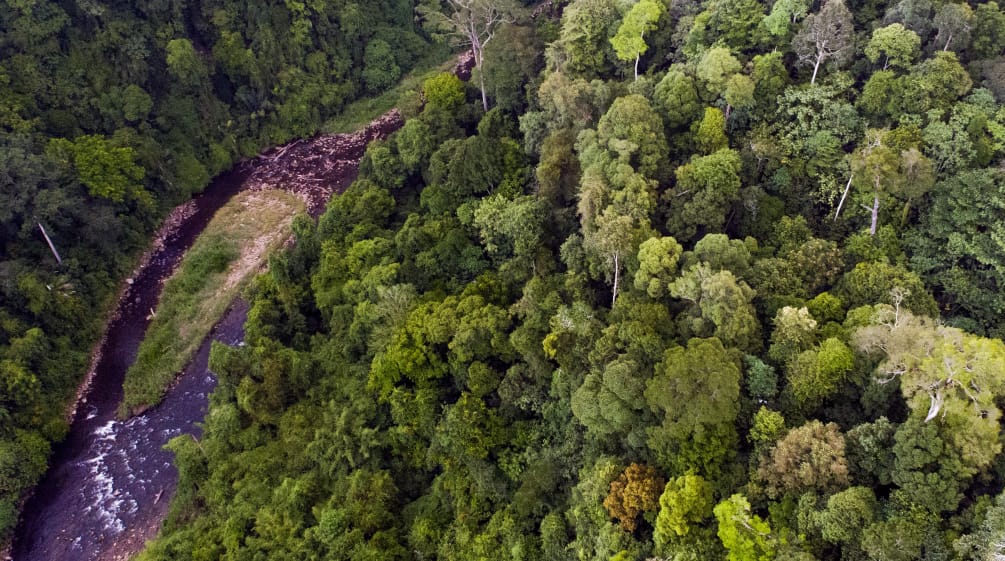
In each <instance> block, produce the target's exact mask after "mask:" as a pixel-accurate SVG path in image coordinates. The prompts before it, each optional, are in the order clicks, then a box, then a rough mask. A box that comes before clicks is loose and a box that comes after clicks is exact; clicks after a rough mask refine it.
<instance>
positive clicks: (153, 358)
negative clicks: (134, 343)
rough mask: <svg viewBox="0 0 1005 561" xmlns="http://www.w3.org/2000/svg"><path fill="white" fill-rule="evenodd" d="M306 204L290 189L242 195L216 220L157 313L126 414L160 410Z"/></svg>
mask: <svg viewBox="0 0 1005 561" xmlns="http://www.w3.org/2000/svg"><path fill="white" fill-rule="evenodd" d="M303 211H304V204H303V202H302V201H301V200H300V199H298V198H297V197H296V196H295V195H292V194H290V193H287V192H285V191H265V192H258V193H250V192H244V193H240V194H238V195H237V196H235V197H234V198H233V199H231V200H230V201H229V202H228V203H227V204H226V205H224V206H223V208H221V209H220V210H219V211H217V213H216V215H215V216H214V217H213V219H212V220H211V221H210V223H209V225H208V226H207V227H206V229H205V230H204V231H203V233H202V234H200V236H199V238H198V239H197V240H196V241H195V243H194V244H193V245H192V248H191V249H190V250H189V251H188V253H187V254H186V255H185V258H184V259H183V260H182V262H181V265H179V267H178V270H177V271H176V272H175V274H174V275H172V276H171V278H170V279H168V281H167V283H166V284H165V285H164V292H163V293H162V294H161V299H160V302H159V303H158V304H157V312H156V315H155V316H154V318H153V321H152V322H151V323H150V327H149V328H148V329H147V332H146V335H145V337H144V339H143V343H141V344H140V348H139V352H138V355H137V358H136V362H135V363H134V364H133V365H132V367H130V368H129V371H128V372H127V373H126V380H125V384H124V392H125V395H124V396H123V399H122V404H121V405H120V406H119V414H120V415H123V416H124V415H128V414H132V413H136V412H138V411H142V410H143V409H145V408H147V407H149V406H152V405H156V404H157V403H158V402H159V401H160V399H161V397H162V395H163V394H164V391H165V389H167V387H168V386H169V385H170V384H171V382H173V381H174V379H175V377H176V376H177V375H178V373H179V372H180V371H181V370H182V369H183V368H184V367H185V365H186V364H187V363H188V361H189V360H191V358H192V356H193V355H194V354H195V352H196V351H197V350H198V349H199V345H201V344H202V341H203V339H205V338H206V335H208V334H209V331H210V329H212V327H213V325H215V324H216V322H217V321H219V320H220V318H221V317H222V316H223V313H224V312H225V311H226V310H227V307H228V306H230V303H231V302H233V300H234V297H235V296H237V294H238V293H239V292H240V291H241V289H243V288H244V286H245V285H246V284H247V282H248V281H249V280H250V279H251V277H252V276H254V275H255V273H257V272H258V271H259V270H261V268H262V266H263V265H264V264H265V262H266V259H268V256H269V253H270V252H271V251H272V250H274V249H276V248H277V247H278V246H279V245H280V244H282V243H283V241H284V240H286V239H287V237H288V236H289V234H290V223H291V221H292V218H293V215H294V214H296V213H298V212H303Z"/></svg>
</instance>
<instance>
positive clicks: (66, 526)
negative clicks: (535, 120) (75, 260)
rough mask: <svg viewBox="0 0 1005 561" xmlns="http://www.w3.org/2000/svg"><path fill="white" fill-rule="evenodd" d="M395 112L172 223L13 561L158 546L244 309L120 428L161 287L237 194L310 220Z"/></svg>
mask: <svg viewBox="0 0 1005 561" xmlns="http://www.w3.org/2000/svg"><path fill="white" fill-rule="evenodd" d="M402 123H403V121H402V119H401V117H400V115H399V114H398V113H397V111H392V112H390V113H388V114H386V115H384V116H383V117H381V118H380V119H378V120H376V121H374V122H373V123H371V124H370V125H369V126H368V127H366V128H365V129H363V130H361V131H358V132H356V133H352V134H345V135H322V136H319V137H316V138H314V139H311V140H301V141H295V142H293V143H291V144H288V145H286V146H283V147H280V148H277V149H274V150H272V151H270V152H269V153H267V154H265V155H263V156H261V157H260V158H258V159H256V160H254V161H252V162H247V163H245V164H242V165H240V166H238V167H237V168H235V169H234V170H232V171H230V172H228V173H225V174H223V175H221V176H219V177H217V178H216V179H214V180H213V182H212V183H211V184H210V185H209V187H207V189H206V190H205V191H204V192H203V193H201V194H199V195H197V196H196V197H195V198H194V199H193V200H192V201H189V202H188V203H185V204H184V205H182V206H181V207H179V208H178V209H176V210H175V212H172V214H171V217H170V218H169V219H168V221H167V222H166V226H165V227H164V228H162V231H161V232H160V233H159V235H158V236H157V238H156V239H157V242H156V243H155V246H154V249H153V250H152V251H151V252H150V253H149V254H148V256H147V258H146V259H145V260H144V261H143V264H142V265H141V266H140V268H139V269H138V270H137V272H136V273H135V274H134V276H133V278H132V279H131V283H130V284H129V285H127V287H126V289H125V290H124V291H123V293H122V296H121V298H120V300H119V302H118V305H117V308H116V311H115V313H114V314H113V316H112V317H113V319H112V320H111V321H110V322H109V325H108V328H107V331H106V333H105V339H104V340H103V342H102V344H101V347H100V350H99V352H98V355H96V356H97V360H96V362H95V365H94V368H93V378H92V381H91V383H90V384H89V385H88V386H87V387H86V388H85V389H84V390H83V391H82V392H81V396H80V401H79V403H78V407H77V409H76V412H75V414H74V417H73V419H72V425H71V429H70V433H69V436H68V437H67V439H66V440H65V441H64V442H62V443H61V444H60V445H59V446H58V447H57V448H56V451H55V453H54V455H53V457H52V459H51V461H50V466H51V467H50V469H49V471H48V472H47V473H46V475H45V477H44V478H43V479H42V481H41V482H40V483H39V485H38V487H37V488H36V491H35V494H34V495H33V496H32V497H31V498H30V499H29V500H28V502H27V503H26V505H25V507H24V510H23V513H22V518H21V521H20V523H19V525H18V527H17V530H16V532H15V537H14V544H13V549H12V553H13V558H14V560H15V561H93V560H111V559H115V560H118V559H122V560H125V559H128V558H129V557H130V556H131V555H133V554H135V553H136V552H138V551H140V550H141V549H142V548H143V545H144V543H145V542H146V540H149V539H152V538H153V537H155V536H156V534H157V530H158V528H159V527H160V523H161V521H162V520H163V518H164V516H165V514H166V513H167V508H168V504H169V503H170V500H171V497H172V495H173V493H174V488H175V484H176V483H177V477H178V476H177V471H176V470H175V467H174V465H173V463H172V457H171V454H170V453H169V452H167V451H165V450H163V449H162V447H163V446H164V444H165V443H166V442H167V441H168V440H170V439H171V438H173V437H175V436H178V435H180V434H185V433H188V434H193V435H198V434H199V427H198V426H197V423H198V422H199V421H201V420H202V419H203V417H204V416H205V414H206V408H207V405H208V394H209V393H210V392H211V391H212V390H213V388H214V387H215V385H216V379H215V377H214V376H213V375H212V373H210V372H209V370H208V366H207V362H208V357H209V348H210V342H211V339H216V340H219V341H221V342H223V343H226V344H230V345H234V344H238V343H239V342H240V341H241V340H242V338H243V325H244V319H245V317H246V314H247V305H246V304H244V303H243V302H241V301H238V302H236V303H235V304H234V305H233V306H231V308H230V309H229V310H228V311H227V314H226V316H225V317H224V318H223V319H222V320H221V322H220V323H219V324H218V325H217V327H216V328H215V329H214V333H213V334H211V335H210V337H209V338H207V340H206V341H204V342H203V344H202V346H201V347H200V349H199V351H198V354H197V356H196V357H195V359H194V360H193V361H192V363H191V364H190V365H189V366H188V368H187V369H186V370H185V372H184V373H183V374H182V375H181V377H180V378H179V379H178V381H177V383H176V384H175V385H174V386H173V387H172V388H171V389H170V390H169V391H168V392H167V394H166V395H165V397H164V400H163V401H162V402H161V403H160V405H158V406H157V407H154V408H152V409H150V410H148V411H146V412H145V413H144V414H142V415H139V416H136V417H133V418H131V419H129V420H127V421H119V420H116V417H115V414H116V409H117V408H118V405H119V402H120V401H121V399H122V381H123V379H124V377H125V372H126V370H127V369H128V368H129V366H130V365H131V364H132V362H133V361H134V360H135V358H136V351H137V348H138V347H139V344H140V341H141V340H142V338H143V333H144V331H145V330H146V327H147V324H148V323H149V314H150V311H151V310H152V309H154V308H156V305H157V300H158V298H159V296H160V292H161V288H162V286H163V281H164V279H166V278H167V277H169V276H170V275H171V273H172V272H173V271H174V269H175V267H176V266H177V265H178V263H179V262H180V261H181V258H182V256H183V255H184V254H185V251H187V250H188V248H189V247H191V245H192V243H193V242H194V241H195V238H196V237H197V236H198V235H199V233H200V232H202V230H203V229H204V228H205V227H206V225H207V224H208V223H209V220H210V218H212V216H213V214H214V213H216V211H217V210H219V209H220V207H222V206H223V205H224V204H225V203H226V202H227V201H228V200H229V199H230V198H231V197H232V196H233V195H235V194H236V193H238V192H239V191H241V190H242V189H268V188H284V189H288V190H291V191H293V192H296V193H297V194H299V195H301V196H302V197H303V198H305V199H306V201H307V204H308V209H309V211H310V213H311V214H312V215H315V216H316V215H317V214H319V213H320V212H321V211H322V210H323V209H324V203H325V202H326V201H327V199H328V197H330V196H331V194H332V193H335V192H338V191H339V190H341V189H344V188H345V187H346V186H347V185H348V184H349V183H350V182H351V181H352V179H354V178H355V176H356V170H357V168H358V164H359V159H360V158H361V157H362V155H363V152H364V150H365V148H366V145H367V144H368V143H369V142H370V141H372V140H374V139H376V138H382V137H384V136H386V135H387V134H389V133H391V132H393V131H394V130H396V129H397V128H399V127H400V126H401V125H402Z"/></svg>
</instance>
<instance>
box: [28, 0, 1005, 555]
mask: <svg viewBox="0 0 1005 561" xmlns="http://www.w3.org/2000/svg"><path fill="white" fill-rule="evenodd" d="M405 4H407V3H404V4H402V5H400V6H398V8H399V9H401V10H402V11H403V12H404V11H408V12H411V8H412V6H411V5H408V6H407V8H408V10H405V9H404V8H405V7H406V6H405ZM415 8H416V10H415V14H417V15H418V18H419V21H420V22H421V23H422V24H423V33H428V35H427V36H428V37H430V38H433V39H438V38H441V37H442V38H448V37H455V38H458V39H459V41H458V42H459V43H467V44H472V43H477V46H476V53H475V61H476V66H477V68H476V79H475V80H473V81H472V83H471V85H465V84H463V83H461V82H460V81H459V80H457V79H456V78H454V77H452V76H450V75H447V74H443V75H438V76H435V77H433V78H431V79H429V80H426V81H425V83H424V88H423V90H424V91H423V93H424V98H425V101H426V103H425V106H424V108H423V109H422V110H421V113H419V114H417V115H415V116H414V118H412V119H410V120H409V121H408V122H407V123H406V124H405V126H404V127H403V128H402V129H401V130H400V131H399V132H397V133H395V134H394V135H393V136H392V137H390V138H389V139H388V140H387V141H385V142H380V143H375V144H372V145H371V146H370V148H369V149H368V150H367V154H366V156H365V157H364V159H363V162H362V163H361V173H360V177H359V179H358V180H357V181H356V182H355V183H354V184H353V185H352V186H351V187H350V188H349V189H348V190H347V191H346V192H345V193H344V194H343V195H341V196H339V197H337V198H335V199H333V200H332V202H331V203H330V204H329V206H328V209H327V211H326V212H325V213H324V214H323V215H322V216H321V217H320V219H319V220H318V222H317V223H316V224H313V223H307V222H304V223H303V224H302V227H298V228H296V236H295V243H294V244H293V246H292V247H290V248H289V249H286V250H283V251H282V252H280V253H278V254H276V255H275V256H274V257H273V258H272V259H271V260H270V263H269V270H268V272H267V273H265V274H263V275H261V276H259V277H257V278H256V279H255V280H254V281H253V282H252V283H251V285H250V287H249V296H250V303H251V310H250V312H249V317H248V323H247V325H246V343H247V344H246V345H245V346H243V347H239V348H230V347H226V346H220V345H218V346H215V347H214V349H213V352H212V355H211V366H212V368H213V370H214V371H215V372H217V373H218V374H219V377H220V384H219V386H218V388H217V390H216V391H215V392H214V394H213V396H212V397H211V407H210V410H209V413H208V414H207V418H206V421H205V426H204V433H203V435H202V437H201V438H200V439H199V440H195V439H193V438H192V437H190V436H185V437H180V438H178V439H175V440H173V441H172V442H171V443H170V445H169V447H170V449H171V450H172V451H173V452H174V453H175V458H176V464H177V466H178V469H179V474H180V481H179V485H178V491H177V495H176V496H175V498H174V500H173V502H172V506H171V514H170V516H169V518H168V520H167V521H166V523H165V526H164V529H163V531H162V534H161V536H160V538H159V539H158V540H157V541H155V542H153V543H152V544H151V545H150V546H149V547H148V549H147V550H146V551H145V552H144V553H143V554H142V555H141V559H143V560H144V561H154V560H168V559H171V560H174V559H270V560H280V561H281V560H285V559H290V560H294V559H296V560H301V559H340V560H341V559H354V560H363V559H401V560H411V559H415V560H419V559H443V560H452V559H457V560H461V559H463V560H475V559H493V560H496V559H513V560H524V559H526V560H534V559H556V560H562V559H568V560H570V561H571V560H596V561H612V560H618V561H622V560H642V559H650V558H652V559H674V560H679V561H685V560H698V559H727V560H729V561H768V560H772V559H791V560H800V561H812V560H814V559H818V560H821V561H830V560H839V559H840V560H850V561H851V560H864V559H874V560H880V561H901V560H904V561H908V560H913V559H926V560H968V561H969V560H973V561H985V560H987V559H994V558H996V557H997V556H1000V555H1002V553H1003V551H1002V547H1003V546H1002V542H1001V536H1002V535H1003V534H1005V495H1003V494H1002V487H1003V484H1005V457H1003V455H1002V453H1001V452H1002V437H1001V409H1000V408H1001V406H1002V405H1003V404H1005V344H1003V342H1002V340H1001V337H1002V336H1003V335H1005V319H1003V318H1005V316H1003V312H1005V291H1003V290H1002V288H1003V281H1005V276H1003V275H1005V257H1003V256H1005V241H1003V240H1005V222H1003V221H1002V216H1003V215H1005V212H1003V211H1005V172H1003V171H1002V170H1001V166H1000V163H1001V161H1002V158H1003V156H1005V111H1002V106H1001V103H1000V102H1001V100H1002V99H1003V97H1002V96H1005V72H1003V71H1002V70H1003V68H1005V66H1003V65H1005V58H1003V57H1002V52H1003V51H1005V11H1003V10H1002V9H1001V8H1000V7H999V6H998V4H996V3H994V2H987V3H980V4H974V5H971V4H964V3H954V2H945V1H943V2H931V1H929V0H900V1H899V2H892V1H891V2H886V1H883V0H854V1H853V0H847V2H845V1H843V0H825V1H823V2H816V3H810V2H803V1H801V0H777V1H775V2H773V3H770V2H767V3H762V2H759V1H758V0H706V1H700V2H663V1H662V0H638V1H637V2H624V3H618V2H610V1H608V0H573V1H571V2H553V3H547V4H542V5H540V6H536V7H533V8H530V7H527V8H524V7H522V6H520V5H517V4H510V3H507V2H504V1H502V0H492V1H489V0H454V1H449V2H443V3H442V4H441V3H438V2H435V1H424V2H421V3H419V5H418V6H415ZM305 9H306V8H305ZM311 9H313V7H312V8H311ZM375 13H378V14H379V13H381V12H379V11H378V12H375ZM411 15H412V14H411V13H409V17H411ZM402 21H404V20H402ZM409 21H411V20H409ZM469 30H470V31H473V33H468V31H469ZM214 54H215V53H214ZM406 98H407V96H406ZM409 99H410V100H411V101H412V102H413V109H414V110H413V111H412V112H410V114H414V113H418V106H417V105H414V96H412V97H411V98H407V99H406V101H408V100H409ZM486 106H489V107H491V109H488V110H487V107H486ZM59 146H60V144H58V143H57V147H59ZM62 146H63V148H64V149H65V148H66V147H65V145H62ZM42 249H44V248H42ZM18 345H22V344H18ZM18 345H15V344H14V343H9V344H8V346H10V347H11V348H23V345H22V346H18Z"/></svg>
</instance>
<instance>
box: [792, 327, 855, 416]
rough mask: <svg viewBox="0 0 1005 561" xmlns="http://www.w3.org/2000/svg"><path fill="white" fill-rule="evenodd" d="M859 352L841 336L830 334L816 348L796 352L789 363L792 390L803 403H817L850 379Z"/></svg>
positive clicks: (807, 405) (808, 404) (800, 402)
mask: <svg viewBox="0 0 1005 561" xmlns="http://www.w3.org/2000/svg"><path fill="white" fill-rule="evenodd" d="M854 367H855V356H854V355H853V354H852V352H851V349H849V348H848V346H847V345H845V344H844V342H842V341H841V340H840V339H837V338H835V337H830V338H828V339H826V340H825V341H823V342H822V343H820V346H819V347H818V348H815V349H811V350H806V351H803V352H801V353H799V354H798V355H796V356H794V357H793V358H792V360H791V361H790V362H789V363H788V364H787V365H786V368H785V377H786V379H787V380H788V382H789V386H788V391H789V392H791V394H792V396H793V397H794V398H795V399H796V402H797V403H799V404H800V405H802V406H803V407H813V406H816V405H818V404H819V403H820V402H821V401H823V400H824V399H826V398H827V397H829V396H830V395H832V394H833V393H834V392H836V391H837V390H838V389H839V388H841V387H842V385H843V384H845V383H846V382H847V379H848V375H849V374H850V373H851V372H852V370H853V369H854Z"/></svg>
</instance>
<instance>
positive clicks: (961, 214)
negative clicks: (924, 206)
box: [907, 170, 1005, 328]
mask: <svg viewBox="0 0 1005 561" xmlns="http://www.w3.org/2000/svg"><path fill="white" fill-rule="evenodd" d="M932 199H933V200H932V205H931V207H930V208H929V209H928V210H927V212H925V213H924V214H923V216H922V218H921V223H920V225H919V227H918V229H917V230H916V232H913V233H912V234H911V235H910V236H909V237H908V239H907V245H908V246H909V247H910V248H911V250H912V251H911V265H912V268H913V269H914V270H916V271H918V272H919V273H920V274H921V275H922V277H924V278H925V280H926V281H928V282H929V283H932V284H934V285H935V286H936V287H938V288H939V290H941V291H942V292H943V293H944V294H946V295H947V298H946V300H947V304H948V305H949V309H950V314H952V313H959V312H961V311H962V312H964V313H965V314H966V315H967V316H969V317H972V318H974V319H975V320H977V321H978V322H980V323H981V324H982V325H984V326H985V327H987V328H991V327H993V326H997V325H1001V324H1002V322H1001V318H1002V317H1005V298H1003V297H1002V296H1001V294H1002V292H1003V290H1005V289H1003V287H1005V259H1003V258H1002V256H1003V255H1005V238H1003V236H1005V232H1003V228H1002V225H1001V223H1000V222H999V221H995V220H992V221H988V220H987V219H986V217H988V216H996V215H998V214H999V213H1002V212H1005V175H1003V174H1002V173H1000V172H998V171H995V170H972V171H966V172H963V173H961V174H958V175H955V176H953V177H951V178H949V179H947V180H945V181H942V182H940V183H939V184H938V185H937V186H936V187H935V190H934V191H933V193H932Z"/></svg>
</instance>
